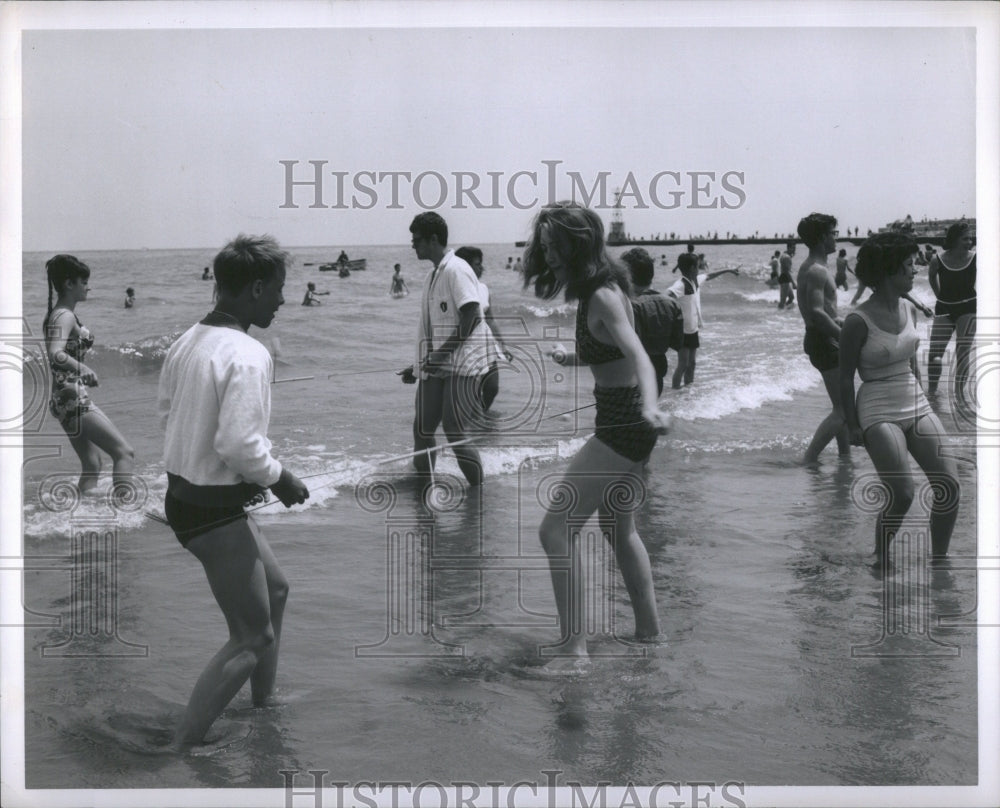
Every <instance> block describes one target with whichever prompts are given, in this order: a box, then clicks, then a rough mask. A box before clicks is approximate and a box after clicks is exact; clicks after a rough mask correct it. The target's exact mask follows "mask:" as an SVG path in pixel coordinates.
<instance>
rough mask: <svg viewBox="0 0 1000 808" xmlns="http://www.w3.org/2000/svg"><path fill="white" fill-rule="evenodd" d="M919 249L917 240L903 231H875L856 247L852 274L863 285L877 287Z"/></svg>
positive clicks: (897, 270) (898, 269)
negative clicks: (855, 258)
mask: <svg viewBox="0 0 1000 808" xmlns="http://www.w3.org/2000/svg"><path fill="white" fill-rule="evenodd" d="M919 251H920V246H919V245H918V244H917V242H916V241H914V240H913V238H912V237H911V236H908V235H906V234H905V233H894V232H891V231H889V232H885V233H876V234H875V235H874V236H871V237H870V238H867V239H865V241H864V243H863V244H862V245H861V246H860V247H859V248H858V257H857V265H856V266H855V268H854V274H855V275H856V276H857V278H858V280H860V281H861V282H862V283H864V284H865V286H870V287H871V288H872V289H878V287H879V284H880V283H881V282H882V281H883V280H885V279H886V278H887V277H889V276H890V275H895V274H896V273H897V272H899V271H900V269H902V267H903V262H904V261H905V260H906V259H907V258H909V257H910V256H911V255H913V254H914V253H917V252H919Z"/></svg>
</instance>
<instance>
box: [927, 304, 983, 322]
mask: <svg viewBox="0 0 1000 808" xmlns="http://www.w3.org/2000/svg"><path fill="white" fill-rule="evenodd" d="M934 313H935V314H944V315H946V316H947V317H948V319H949V320H951V321H952V322H953V323H957V322H958V318H959V317H964V316H965V315H966V314H975V313H976V299H975V298H973V299H972V300H966V301H964V302H962V303H946V302H945V301H943V300H939V301H938V302H937V303H936V304H935V305H934Z"/></svg>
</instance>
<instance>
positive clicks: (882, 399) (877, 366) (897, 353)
mask: <svg viewBox="0 0 1000 808" xmlns="http://www.w3.org/2000/svg"><path fill="white" fill-rule="evenodd" d="M917 249H918V248H917V244H916V242H914V241H913V240H912V239H911V238H909V237H908V236H904V235H901V234H898V233H878V234H876V235H874V236H872V237H871V238H869V239H868V240H867V241H866V242H865V243H864V244H863V245H862V246H861V249H860V250H859V251H858V262H857V267H856V269H855V272H856V274H857V276H858V278H859V279H860V280H861V281H863V282H864V283H865V285H866V286H869V287H871V288H872V289H873V292H872V296H871V297H870V298H869V299H868V300H866V301H865V302H864V303H862V304H861V305H860V306H858V307H857V309H855V310H854V311H852V312H851V313H850V314H848V315H847V317H846V318H845V319H844V326H843V329H842V330H841V334H840V389H841V395H842V404H843V408H844V414H845V416H846V418H847V426H848V428H849V429H850V433H851V442H852V443H853V444H855V445H856V446H861V445H863V446H864V447H865V449H866V450H867V451H868V455H869V456H870V457H871V459H872V463H874V464H875V470H876V472H878V475H879V479H880V480H881V482H882V484H883V485H884V486H885V487H886V489H887V491H888V500H887V502H886V504H885V507H884V508H883V509H882V512H881V513H880V514H879V517H878V520H877V523H876V528H875V552H876V554H877V559H876V562H875V563H876V566H878V567H881V568H883V569H884V568H886V567H887V566H888V559H889V545H890V543H891V542H892V539H893V537H894V536H895V535H896V532H897V531H898V530H899V528H900V525H901V524H902V522H903V517H904V516H905V515H906V512H907V511H908V510H909V509H910V505H911V504H912V502H913V498H914V489H915V482H914V478H913V474H912V471H911V469H910V462H909V458H908V457H907V455H911V456H912V457H913V459H914V460H916V461H917V464H918V465H919V466H920V467H921V468H922V469H923V471H924V473H925V474H926V475H927V480H928V483H929V484H930V485H931V486H932V487H933V490H934V496H933V501H932V504H931V516H930V529H931V553H932V556H933V557H934V558H936V559H941V558H943V557H944V556H946V555H947V554H948V544H949V542H950V541H951V534H952V530H953V529H954V527H955V519H956V517H957V516H958V501H959V484H958V477H957V471H956V468H955V462H954V460H953V459H952V458H950V457H948V456H946V455H944V454H943V453H942V451H941V445H942V441H943V438H944V428H943V427H942V426H941V422H940V420H938V417H937V415H936V414H935V413H934V412H933V410H931V408H930V405H929V404H928V403H927V399H926V398H925V397H924V392H923V389H922V388H921V385H920V378H919V369H918V366H917V360H916V356H917V345H918V343H919V342H920V338H919V336H918V335H917V330H916V327H915V322H916V310H915V308H914V306H913V305H912V304H911V303H910V302H909V301H907V300H905V299H904V295H905V294H906V293H907V292H909V291H910V289H912V288H913V277H914V275H915V274H916V271H917V270H916V267H915V265H914V255H915V254H916V252H917ZM855 373H857V374H859V375H860V376H861V380H862V384H861V388H860V389H859V390H858V393H857V398H855V394H854V390H855V388H854V376H855Z"/></svg>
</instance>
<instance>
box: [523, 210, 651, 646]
mask: <svg viewBox="0 0 1000 808" xmlns="http://www.w3.org/2000/svg"><path fill="white" fill-rule="evenodd" d="M524 285H525V287H528V286H529V285H533V286H534V290H535V295H536V296H538V297H541V298H544V299H551V298H553V297H555V296H556V295H557V294H558V293H559V292H560V291H562V290H563V289H565V297H566V299H567V300H578V301H579V308H578V310H577V318H576V348H577V350H576V353H569V352H565V351H563V350H553V351H550V352H549V355H550V356H551V357H552V358H553V360H554V361H555V362H557V363H558V364H561V365H576V364H587V365H590V367H591V370H592V371H593V374H594V381H595V384H596V386H595V388H594V396H595V398H596V399H597V402H596V403H597V416H596V427H597V428H596V432H595V434H594V436H593V437H592V438H591V439H590V440H589V441H587V443H586V444H585V445H584V447H583V448H582V449H581V450H580V451H579V452H578V453H577V454H576V455H575V456H574V457H573V459H572V461H571V462H570V465H569V468H568V469H567V471H566V474H565V476H564V478H563V480H562V482H561V484H560V486H559V488H560V489H562V490H564V491H569V492H572V496H571V497H570V498H571V499H572V500H573V507H572V508H565V507H560V505H562V504H564V503H562V502H559V503H555V502H554V503H553V505H552V506H550V508H549V509H548V511H547V513H546V515H545V518H544V519H543V521H542V525H541V527H540V528H539V536H540V538H541V542H542V547H543V548H544V549H545V552H546V554H547V556H548V559H549V570H550V573H551V577H552V587H553V590H554V593H555V600H556V607H557V609H558V612H559V623H560V627H561V630H562V639H561V642H560V643H559V645H558V646H556V647H555V648H554V649H552V653H553V654H555V655H561V656H568V657H586V656H587V636H586V622H587V619H586V618H587V615H585V614H584V611H583V609H584V604H585V603H586V600H585V593H584V581H583V559H582V549H581V546H580V542H581V541H582V538H581V536H580V531H579V529H578V528H579V525H580V524H581V522H582V521H586V520H587V519H589V518H590V517H591V516H592V515H593V514H594V513H595V512H596V513H597V515H598V520H599V524H600V528H601V531H602V533H603V535H604V537H605V539H606V540H607V541H608V542H609V543H610V544H611V546H612V548H613V549H614V553H615V558H616V560H617V562H618V566H619V568H620V569H621V572H622V577H623V578H624V579H625V586H626V588H627V589H628V593H629V598H630V600H631V602H632V611H633V613H634V616H635V635H636V639H637V640H640V641H650V640H654V639H655V638H657V637H658V635H659V633H660V623H659V616H658V615H657V611H656V597H655V595H654V593H653V576H652V572H651V569H650V563H649V555H648V554H647V552H646V548H645V546H644V545H643V543H642V539H641V538H640V537H639V534H638V533H637V532H636V529H635V522H634V520H633V518H632V510H633V509H634V506H635V504H637V503H634V502H633V503H632V507H631V508H616V507H615V497H614V496H613V495H612V492H613V491H615V490H618V491H621V490H634V489H635V488H637V487H638V486H639V485H641V483H640V482H639V480H640V478H639V475H640V473H641V471H642V466H643V463H644V462H645V460H646V459H647V458H648V457H649V453H650V452H651V451H652V449H653V445H654V444H655V443H656V438H657V436H658V435H660V434H663V433H665V432H666V430H667V428H668V427H669V416H668V415H667V414H666V413H663V412H661V411H660V410H659V409H657V406H656V376H655V373H654V371H653V366H652V364H651V363H650V361H649V357H648V355H647V354H646V351H645V350H644V349H643V347H642V343H641V342H640V341H639V337H638V335H637V334H636V332H635V327H634V325H633V314H632V306H631V303H630V302H629V296H628V291H629V281H628V274H627V272H626V271H625V270H624V269H623V268H622V267H620V266H618V265H616V264H614V263H612V261H611V259H610V258H609V256H608V254H607V252H606V251H605V246H604V225H603V223H602V222H601V219H600V217H598V216H597V214H596V213H594V212H593V211H591V210H588V209H586V208H583V207H581V206H579V205H577V204H575V203H571V202H560V203H556V204H554V205H547V206H546V207H544V208H542V210H541V211H540V212H539V213H538V215H537V216H536V218H535V221H534V224H533V226H532V238H531V240H530V242H529V243H528V247H527V249H526V250H525V261H524ZM560 348H561V346H560ZM557 498H558V497H553V499H557ZM570 519H572V520H573V524H572V525H571V524H570V523H569V520H570Z"/></svg>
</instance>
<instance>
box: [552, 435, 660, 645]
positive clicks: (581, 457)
mask: <svg viewBox="0 0 1000 808" xmlns="http://www.w3.org/2000/svg"><path fill="white" fill-rule="evenodd" d="M637 467H638V464H636V463H633V462H632V461H631V460H629V459H627V458H625V457H622V456H621V455H619V454H618V453H616V452H614V451H613V450H612V449H610V448H609V447H608V446H606V445H605V444H603V443H601V442H600V441H599V440H597V439H596V438H591V439H590V440H589V441H588V442H587V444H586V445H585V446H584V447H583V449H581V450H580V451H579V452H578V453H577V454H576V456H575V457H574V458H573V459H572V461H571V462H570V466H569V468H568V469H567V471H566V475H565V476H564V477H563V481H562V483H563V484H564V485H565V486H567V487H568V488H569V489H570V491H571V493H569V494H568V495H567V496H568V498H569V499H570V500H571V501H572V502H573V505H572V506H571V507H569V508H560V509H558V510H557V509H551V510H549V511H547V512H546V514H545V518H544V519H543V520H542V524H541V527H540V528H539V531H538V532H539V538H540V539H541V542H542V547H543V548H544V549H545V552H546V554H547V555H548V558H549V571H550V574H551V576H552V589H553V593H554V595H555V600H556V609H557V611H558V613H559V625H560V627H561V629H562V639H563V642H562V644H561V646H560V650H561V651H562V653H564V654H566V655H572V656H586V655H587V638H586V633H585V619H584V618H585V615H584V612H583V609H584V604H585V594H586V593H585V592H584V581H583V570H582V560H581V548H580V537H579V535H578V533H577V532H576V531H577V530H578V529H579V528H581V527H582V526H583V524H584V523H585V522H586V520H587V519H588V518H590V517H591V516H592V515H593V514H594V513H595V511H597V510H598V508H600V507H602V505H603V503H604V496H605V489H606V488H607V486H608V485H609V484H610V483H612V482H614V481H615V480H616V479H619V478H620V477H621V476H622V475H624V474H626V473H628V472H633V471H635V470H636V469H637ZM570 518H572V524H570ZM624 530H625V531H627V532H628V534H629V537H630V538H629V541H631V534H632V533H634V528H629V527H628V526H627V525H626V526H624ZM571 531H572V532H571ZM636 538H638V536H636ZM640 545H641V541H640ZM616 550H617V548H616ZM623 552H624V553H625V556H626V562H627V564H628V565H629V569H628V572H627V573H626V572H625V570H624V568H623V571H622V572H623V575H627V578H626V586H627V587H629V593H630V594H631V592H632V589H631V587H632V586H635V589H636V592H637V593H638V595H639V597H640V601H641V602H640V605H639V607H638V609H639V611H638V612H637V626H636V631H637V633H639V632H642V633H643V634H645V633H646V632H650V631H652V629H653V628H654V626H657V625H658V622H657V620H656V618H655V615H654V616H652V617H650V616H649V610H650V608H652V609H653V610H654V611H655V596H654V595H653V594H652V576H651V573H650V572H649V556H648V555H646V554H645V548H643V550H642V556H643V557H644V559H645V565H643V560H642V558H641V557H640V554H639V553H638V550H637V549H636V548H635V547H634V546H633V545H631V544H628V545H627V546H626V547H625V548H623ZM643 578H645V580H640V579H643ZM633 609H636V605H635V603H633ZM639 613H641V614H642V616H643V617H642V619H643V622H642V625H641V626H640V625H638V619H639V617H638V615H639ZM652 633H653V634H655V633H657V632H656V631H652Z"/></svg>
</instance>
